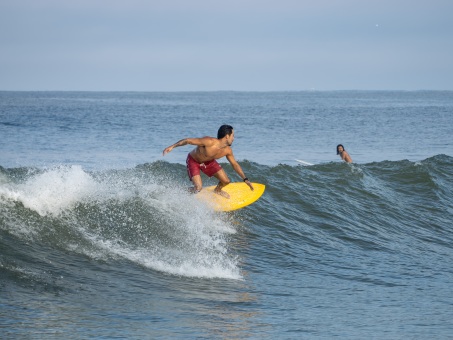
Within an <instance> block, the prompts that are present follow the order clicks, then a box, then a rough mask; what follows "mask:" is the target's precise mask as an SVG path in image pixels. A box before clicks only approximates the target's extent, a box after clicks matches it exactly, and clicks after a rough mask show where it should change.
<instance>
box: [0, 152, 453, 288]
mask: <svg viewBox="0 0 453 340" xmlns="http://www.w3.org/2000/svg"><path fill="white" fill-rule="evenodd" d="M241 165H242V167H243V169H244V171H245V173H246V174H247V175H248V177H249V178H251V179H252V180H253V181H254V182H259V183H264V184H266V192H265V194H264V195H263V196H262V198H261V199H260V200H259V201H257V202H256V203H254V204H253V205H251V206H250V207H247V208H245V209H242V210H239V211H237V212H234V213H215V212H213V211H212V210H210V209H209V208H208V207H207V206H205V205H204V204H203V203H201V202H200V201H198V200H197V199H195V197H194V196H193V195H190V194H189V193H188V192H187V187H188V186H189V185H190V182H189V181H188V179H187V176H186V172H185V166H183V165H181V164H170V163H167V162H162V161H159V162H153V163H147V164H142V165H138V166H136V167H135V168H130V169H122V170H119V169H112V170H104V171H86V170H84V169H83V168H82V167H80V166H58V167H51V168H46V169H42V168H41V169H37V168H12V169H5V168H0V213H1V219H0V231H1V232H2V234H3V235H9V238H8V239H9V240H15V241H14V242H16V244H17V245H18V246H19V247H21V246H23V245H21V244H22V243H21V242H25V243H36V244H40V245H42V246H43V247H50V248H51V249H57V250H59V251H64V252H69V253H70V254H75V255H77V256H87V257H88V258H90V259H93V260H95V261H116V260H118V259H120V260H126V261H131V262H132V263H135V264H136V265H139V266H143V267H145V268H150V269H152V270H157V271H160V272H163V273H166V274H171V275H180V276H187V277H202V278H228V279H235V280H241V279H242V278H243V275H244V273H243V270H244V268H241V262H242V260H241V258H240V255H239V254H238V252H237V251H236V250H235V246H234V243H235V242H237V239H236V233H237V231H238V229H239V228H241V226H244V227H245V228H246V229H244V230H241V233H242V232H245V233H247V235H249V236H253V235H258V234H259V235H260V236H263V239H264V240H265V241H264V242H265V245H264V246H263V249H262V252H263V258H266V261H276V262H277V263H278V264H279V265H285V266H288V265H289V266H291V262H288V259H291V257H297V256H298V254H299V252H300V249H301V248H302V249H303V250H304V251H305V253H306V254H307V258H308V259H310V258H311V259H312V260H313V261H312V262H308V263H307V264H306V265H307V267H308V268H311V269H312V270H321V269H320V268H322V266H321V267H320V266H317V265H316V264H319V260H317V258H316V256H319V253H320V252H338V251H339V250H341V249H343V250H344V251H348V252H351V253H352V254H353V253H354V249H356V250H362V251H370V252H379V253H381V254H382V253H386V254H395V253H396V254H399V255H400V256H411V254H412V255H414V256H416V254H419V253H420V252H426V251H429V252H432V253H436V254H439V256H441V255H442V252H443V251H448V250H449V249H450V247H451V246H450V244H452V241H453V240H452V237H451V230H450V229H451V226H450V222H451V220H452V216H453V211H452V208H451V207H452V206H453V202H452V197H453V195H452V193H453V180H452V168H453V167H452V165H453V158H452V157H450V156H446V155H437V156H434V157H431V158H428V159H425V160H423V161H420V162H410V161H407V160H401V161H385V162H375V163H369V164H347V163H343V162H331V163H325V164H318V165H313V166H309V167H306V166H300V165H287V164H279V165H276V166H267V165H261V164H258V163H253V162H249V161H244V162H241ZM224 168H225V170H226V171H227V173H228V174H229V176H230V178H231V179H232V180H233V181H234V180H238V179H237V178H236V175H235V174H234V172H233V171H232V169H231V167H229V166H228V165H224ZM213 184H215V181H214V180H213V179H207V178H205V185H213ZM402 240H404V241H402ZM282 249H283V250H284V251H282ZM294 263H295V264H294V265H297V266H300V263H299V262H297V261H295V262H294ZM263 266H264V265H263ZM3 268H9V269H8V270H11V268H16V267H15V266H13V265H11V264H8V263H5V264H3ZM17 268H18V267H17ZM258 269H259V264H258V265H257V268H254V269H253V270H258ZM249 270H250V269H249ZM324 270H326V271H329V269H328V268H325V269H324ZM337 274H338V273H337Z"/></svg>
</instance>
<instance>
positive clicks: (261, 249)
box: [0, 91, 453, 339]
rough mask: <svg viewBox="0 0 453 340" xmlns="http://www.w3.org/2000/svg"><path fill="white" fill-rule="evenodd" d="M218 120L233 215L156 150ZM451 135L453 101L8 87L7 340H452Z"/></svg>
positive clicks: (383, 95)
mask: <svg viewBox="0 0 453 340" xmlns="http://www.w3.org/2000/svg"><path fill="white" fill-rule="evenodd" d="M222 124H230V125H232V126H233V127H234V129H235V136H236V139H235V141H234V144H233V151H234V153H235V157H236V159H237V160H238V161H239V163H240V164H241V166H242V168H243V170H244V172H245V174H246V175H247V177H249V178H250V180H251V181H253V182H259V183H263V184H265V185H266V192H265V193H264V195H263V196H262V197H261V199H260V200H258V201H257V202H255V203H254V204H252V205H251V206H248V207H246V208H244V209H241V210H238V211H235V212H230V213H219V212H214V211H212V210H211V209H210V208H209V207H208V206H206V205H204V204H203V203H202V202H201V201H199V200H197V199H196V198H195V197H194V196H193V195H191V194H189V193H188V192H187V187H188V186H189V185H190V182H189V180H188V178H187V175H186V169H185V157H186V154H187V153H188V152H189V151H190V150H191V146H183V147H180V148H176V149H175V150H173V151H172V152H171V153H170V154H168V155H166V156H165V157H163V156H162V150H163V149H164V148H165V147H167V146H169V145H171V144H173V143H175V142H176V141H178V140H180V139H182V138H185V137H203V136H206V135H210V136H215V135H216V133H217V129H218V127H219V126H220V125H222ZM452 134H453V92H451V91H445V92H441V91H415V92H403V91H366V92H361V91H333V92H317V91H310V92H172V93H158V92H150V93H146V92H0V338H1V339H91V338H94V339H301V338H302V339H331V338H337V339H452V334H453V265H452V264H453V223H452V222H453V138H452ZM339 143H341V144H343V145H344V147H345V149H346V150H347V151H348V152H349V154H350V155H351V157H352V159H353V161H354V162H353V163H352V164H347V163H344V162H342V161H341V160H340V158H339V157H338V156H337V155H336V145H337V144H339ZM296 159H299V160H303V161H305V162H309V163H312V164H314V165H311V166H304V165H303V164H302V163H299V162H297V161H296ZM221 164H222V166H223V167H224V169H225V170H226V172H227V173H228V175H229V176H230V178H231V179H232V180H233V181H240V180H241V179H240V178H239V177H238V176H237V175H236V173H235V172H234V171H233V170H232V168H231V166H230V165H229V163H228V162H227V161H226V160H225V159H223V160H221ZM203 180H204V184H205V185H214V184H216V182H215V181H214V180H213V179H208V178H207V177H203Z"/></svg>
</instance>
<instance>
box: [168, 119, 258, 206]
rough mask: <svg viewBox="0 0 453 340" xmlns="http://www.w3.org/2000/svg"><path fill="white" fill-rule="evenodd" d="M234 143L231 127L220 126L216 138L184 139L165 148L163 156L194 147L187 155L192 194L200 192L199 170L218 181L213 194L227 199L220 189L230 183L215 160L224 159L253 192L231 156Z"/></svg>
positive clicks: (226, 194) (227, 195)
mask: <svg viewBox="0 0 453 340" xmlns="http://www.w3.org/2000/svg"><path fill="white" fill-rule="evenodd" d="M233 141H234V131H233V127H232V126H230V125H222V126H221V127H220V128H219V131H218V132H217V138H214V137H202V138H184V139H181V140H180V141H178V142H176V143H175V144H173V145H170V146H169V147H167V148H165V149H164V151H163V153H162V154H163V155H164V156H165V155H166V154H167V153H169V152H170V151H171V150H173V149H174V148H176V147H178V146H183V145H187V144H190V145H196V146H197V147H196V148H195V149H193V150H192V151H191V152H189V154H188V155H187V159H186V164H187V174H188V175H189V179H190V180H191V181H192V183H193V186H194V187H193V189H192V191H193V192H194V193H196V192H199V191H201V189H202V187H203V183H202V180H201V175H200V170H201V171H202V172H203V173H205V174H206V175H207V176H209V177H212V176H214V177H215V178H217V179H218V180H219V184H217V187H216V188H215V190H214V192H215V193H217V194H219V195H222V196H224V197H226V198H229V197H230V195H229V194H228V193H227V192H225V191H223V190H222V188H224V187H225V186H227V185H228V184H229V183H230V179H229V178H228V175H227V174H226V172H225V170H223V169H222V167H221V166H220V164H219V163H217V161H216V160H217V159H219V158H222V157H226V158H227V160H228V162H230V164H231V165H232V166H233V169H234V171H236V172H237V174H238V175H239V176H240V177H241V178H242V180H243V181H244V182H245V183H246V184H247V185H248V186H249V187H250V189H251V190H253V185H252V183H251V182H250V181H249V179H248V178H247V177H246V176H245V175H244V172H243V171H242V168H241V166H240V165H239V163H238V162H237V161H236V159H235V158H234V156H233V150H232V149H231V145H232V144H233Z"/></svg>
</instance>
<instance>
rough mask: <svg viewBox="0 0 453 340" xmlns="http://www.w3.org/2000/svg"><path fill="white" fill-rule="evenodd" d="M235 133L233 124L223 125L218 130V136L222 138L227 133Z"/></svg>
mask: <svg viewBox="0 0 453 340" xmlns="http://www.w3.org/2000/svg"><path fill="white" fill-rule="evenodd" d="M232 133H233V127H232V126H231V125H222V126H221V127H219V131H217V138H218V139H222V138H223V137H225V136H226V135H231V134H232Z"/></svg>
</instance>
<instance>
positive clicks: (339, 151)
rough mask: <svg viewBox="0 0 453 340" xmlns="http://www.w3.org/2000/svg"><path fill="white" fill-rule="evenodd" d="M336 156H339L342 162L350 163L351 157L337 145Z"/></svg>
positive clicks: (342, 147)
mask: <svg viewBox="0 0 453 340" xmlns="http://www.w3.org/2000/svg"><path fill="white" fill-rule="evenodd" d="M337 155H340V157H341V159H342V160H344V161H345V162H347V163H352V158H351V156H349V154H348V153H347V152H346V150H345V149H344V146H343V145H342V144H338V145H337Z"/></svg>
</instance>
